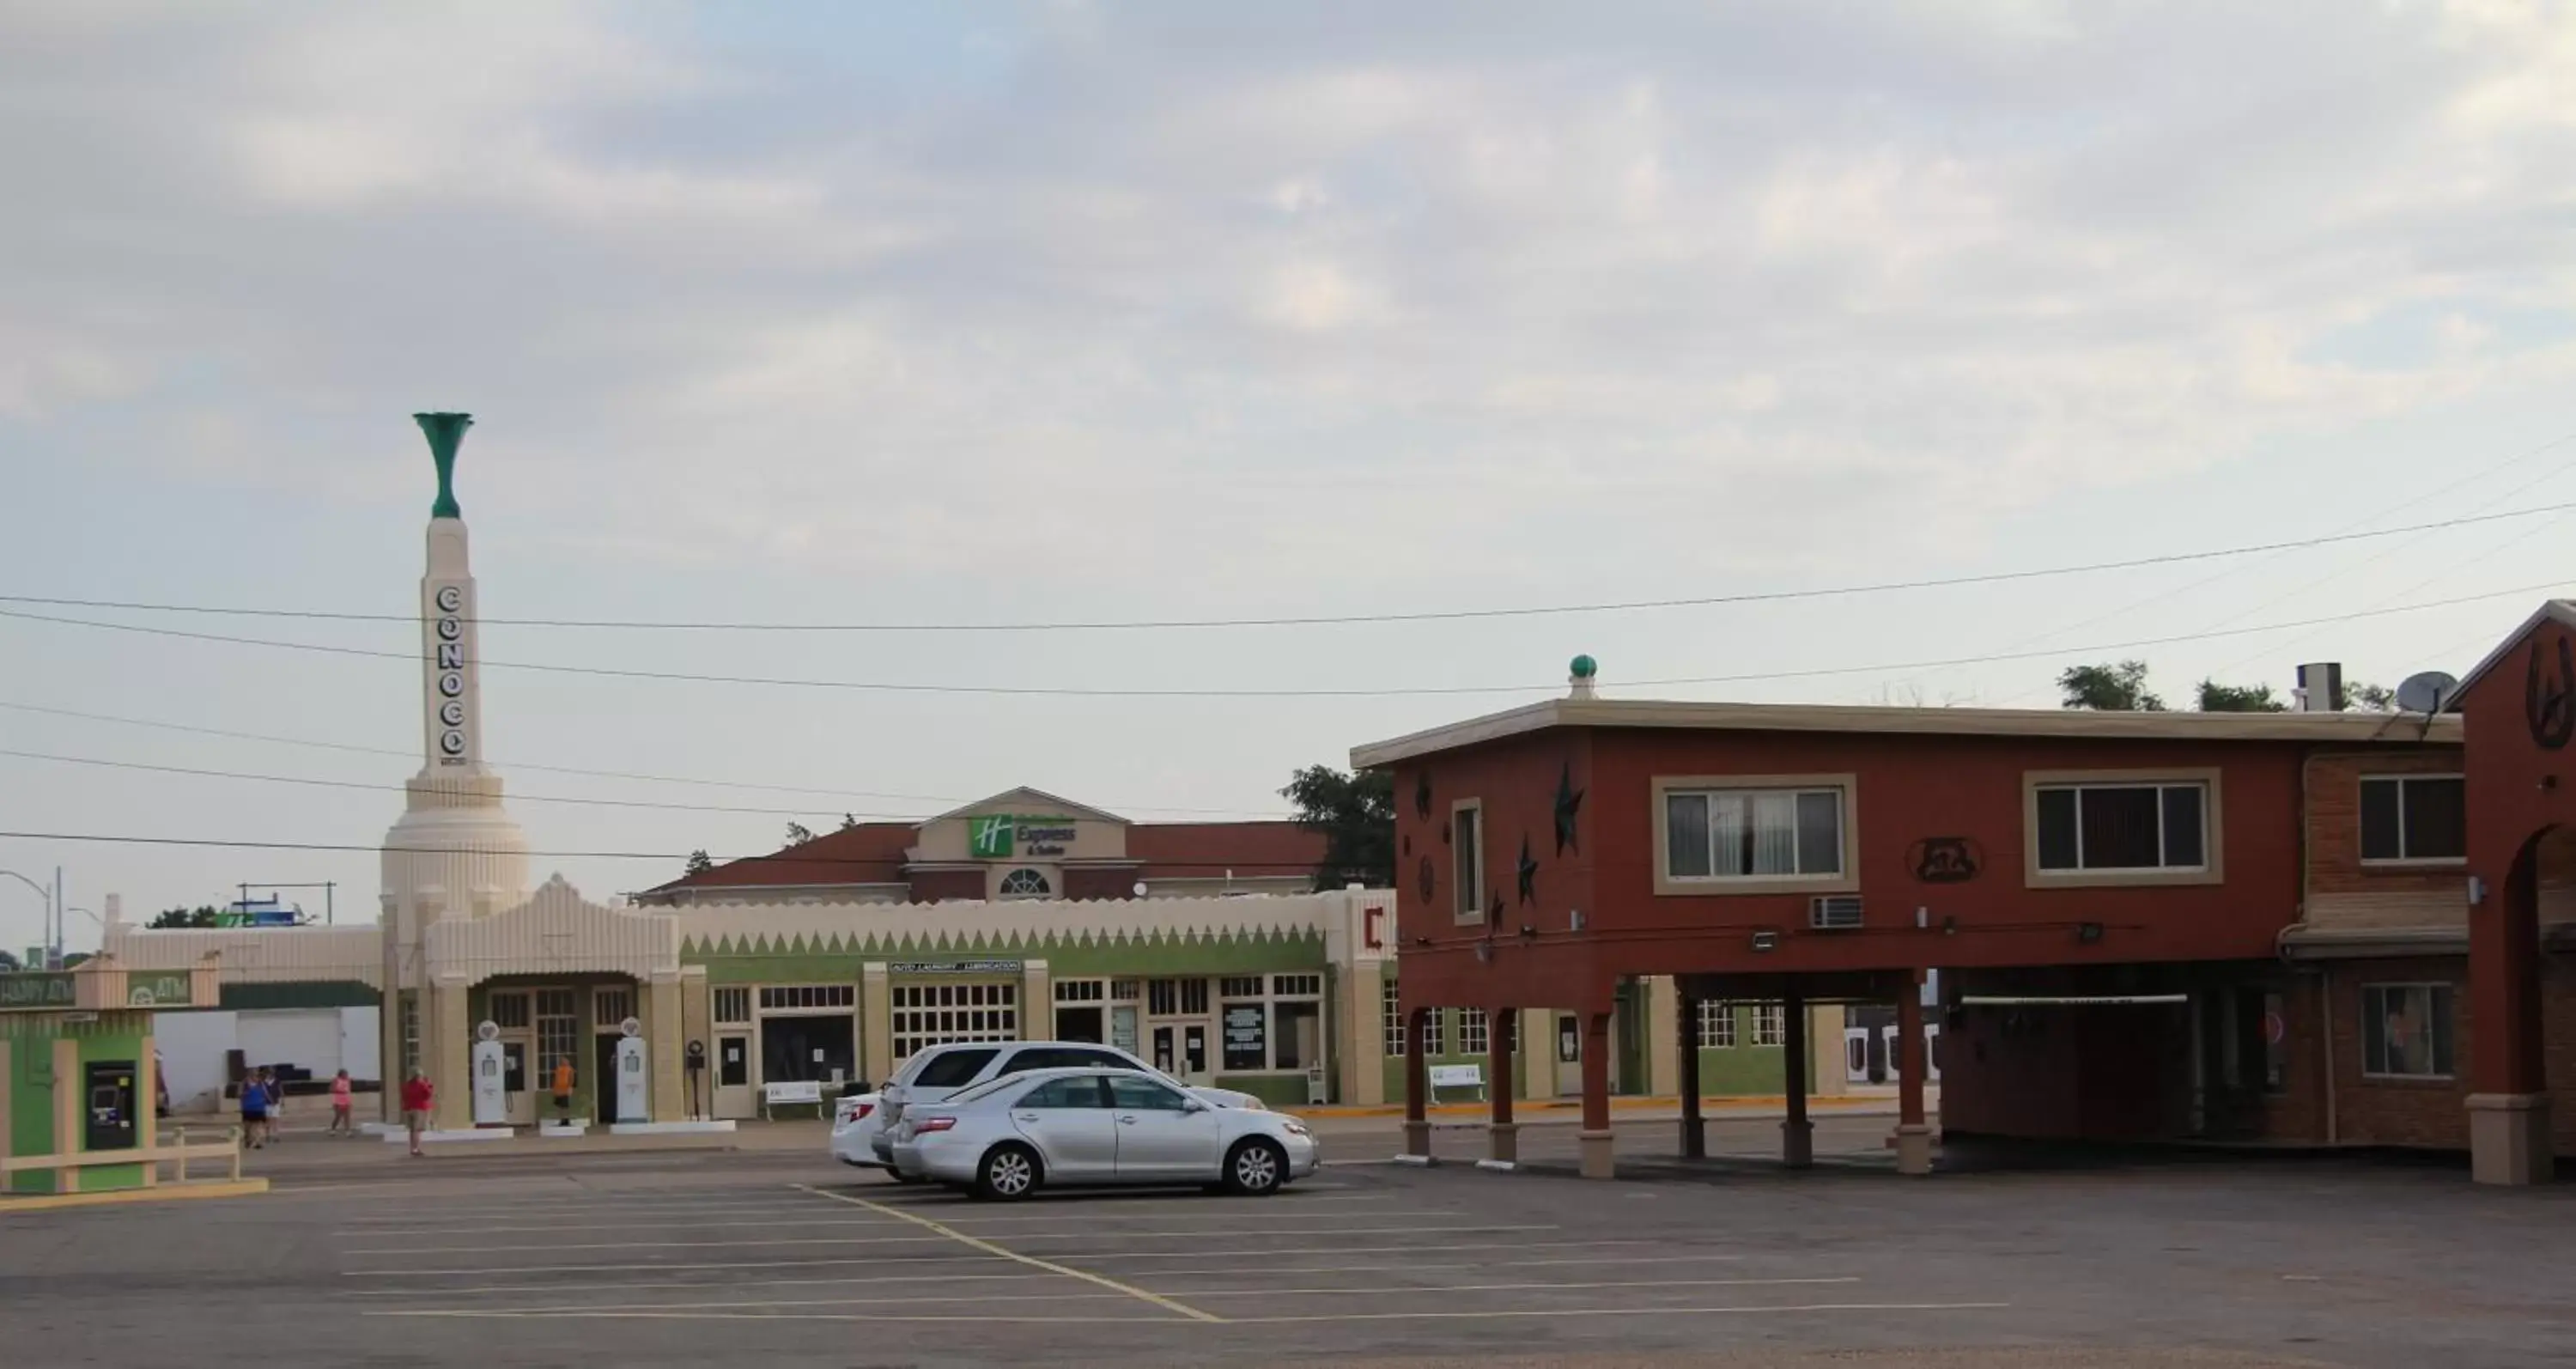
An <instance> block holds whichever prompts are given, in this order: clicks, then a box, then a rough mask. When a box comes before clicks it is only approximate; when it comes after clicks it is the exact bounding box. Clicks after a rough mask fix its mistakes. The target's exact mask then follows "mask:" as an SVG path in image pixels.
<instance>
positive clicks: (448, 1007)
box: [395, 974, 589, 1131]
mask: <svg viewBox="0 0 2576 1369" xmlns="http://www.w3.org/2000/svg"><path fill="white" fill-rule="evenodd" d="M465 989H466V983H465V976H463V975H444V974H442V975H439V976H437V978H436V985H435V987H433V988H430V989H427V990H424V991H423V992H422V995H421V996H422V998H424V999H426V1000H428V1001H427V1002H425V1003H424V1004H423V1005H422V1009H421V1022H420V1036H421V1041H420V1055H421V1068H423V1069H425V1070H428V1071H429V1084H430V1089H431V1093H430V1104H431V1107H430V1114H429V1116H430V1124H431V1125H432V1126H434V1127H436V1128H438V1129H439V1130H441V1131H463V1130H465V1129H466V1128H468V1127H471V1126H473V1125H474V1070H473V1066H472V1064H471V1063H470V1059H471V1057H472V1055H473V1046H474V1037H473V1032H474V1028H473V1025H472V1024H471V1023H469V1022H467V1021H466V1020H465V1019H466V1012H465ZM588 1020H589V1017H588V1015H587V1014H586V1013H585V1014H584V1016H583V1018H582V1021H584V1022H587V1021H588ZM577 1039H581V1040H587V1039H588V1037H587V1036H586V1035H585V1036H582V1037H580V1038H577ZM546 1068H547V1070H548V1071H549V1074H548V1076H545V1077H551V1071H552V1070H553V1068H554V1066H553V1062H552V1061H549V1062H547V1065H546ZM573 1068H574V1069H576V1070H580V1069H581V1062H580V1061H579V1060H575V1061H574V1062H573ZM583 1072H584V1073H587V1071H583ZM395 1097H396V1098H400V1097H401V1095H400V1094H399V1093H397V1094H396V1095H395Z"/></svg>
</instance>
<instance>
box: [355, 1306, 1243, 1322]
mask: <svg viewBox="0 0 2576 1369" xmlns="http://www.w3.org/2000/svg"><path fill="white" fill-rule="evenodd" d="M360 1315H362V1316H369V1317H446V1318H451V1319H457V1320H473V1319H476V1318H481V1319H485V1320H495V1321H508V1320H513V1319H515V1320H519V1321H577V1320H596V1319H603V1318H604V1319H609V1320H616V1319H620V1318H629V1319H633V1320H636V1321H713V1320H721V1321H811V1320H815V1319H816V1318H815V1317H814V1315H813V1314H811V1313H801V1312H787V1313H781V1314H777V1315H775V1316H773V1315H771V1314H767V1313H751V1312H496V1311H487V1310H484V1309H481V1308H461V1307H459V1308H444V1307H442V1308H427V1307H397V1308H391V1309H387V1310H384V1311H369V1312H364V1313H361V1314H360ZM823 1320H829V1321H866V1322H936V1323H941V1324H954V1323H957V1322H968V1323H972V1324H974V1325H977V1326H991V1325H994V1324H996V1323H1001V1322H1008V1323H1011V1324H1014V1325H1017V1324H1022V1323H1029V1322H1034V1323H1037V1324H1039V1325H1042V1326H1062V1325H1065V1324H1067V1323H1072V1322H1080V1323H1083V1324H1086V1325H1095V1324H1096V1325H1107V1326H1185V1325H1187V1324H1188V1322H1187V1321H1186V1320H1183V1319H1181V1318H1175V1317H1139V1316H1127V1317H1076V1316H1066V1315H1064V1314H1062V1313H1050V1314H1047V1315H1043V1316H1027V1317H1013V1316H995V1315H993V1314H992V1313H989V1312H986V1313H974V1314H967V1315H963V1316H953V1317H924V1316H914V1315H910V1314H906V1313H902V1312H867V1313H859V1314H853V1315H849V1316H834V1317H828V1318H823ZM1210 1320H1214V1318H1210Z"/></svg>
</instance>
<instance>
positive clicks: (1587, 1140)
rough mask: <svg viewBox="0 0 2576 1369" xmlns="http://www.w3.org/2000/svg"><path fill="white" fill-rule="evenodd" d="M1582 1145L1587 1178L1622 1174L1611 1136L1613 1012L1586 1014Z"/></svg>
mask: <svg viewBox="0 0 2576 1369" xmlns="http://www.w3.org/2000/svg"><path fill="white" fill-rule="evenodd" d="M1574 1140H1575V1144H1576V1145H1578V1146H1580V1147H1582V1156H1583V1159H1582V1165H1581V1169H1582V1174H1583V1177H1584V1178H1586V1179H1610V1178H1616V1177H1617V1175H1618V1166H1617V1161H1616V1160H1615V1159H1614V1158H1613V1155H1614V1152H1613V1149H1612V1145H1611V1136H1610V1014H1608V1013H1606V1012H1587V1013H1585V1014H1584V1015H1583V1129H1582V1130H1581V1131H1578V1132H1576V1133H1574Z"/></svg>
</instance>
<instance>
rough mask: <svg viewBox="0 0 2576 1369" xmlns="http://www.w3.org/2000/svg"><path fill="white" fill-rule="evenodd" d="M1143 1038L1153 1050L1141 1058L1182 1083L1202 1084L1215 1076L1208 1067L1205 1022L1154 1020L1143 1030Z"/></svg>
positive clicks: (1194, 1020)
mask: <svg viewBox="0 0 2576 1369" xmlns="http://www.w3.org/2000/svg"><path fill="white" fill-rule="evenodd" d="M1146 1037H1147V1039H1148V1040H1149V1041H1151V1042H1152V1043H1153V1047H1154V1050H1153V1053H1152V1054H1151V1055H1148V1056H1146V1057H1145V1058H1146V1059H1148V1060H1151V1061H1153V1062H1154V1068H1156V1069H1158V1070H1161V1071H1162V1072H1163V1073H1165V1074H1168V1075H1170V1076H1172V1077H1173V1078H1175V1079H1178V1080H1180V1081H1181V1082H1182V1083H1185V1084H1198V1085H1205V1084H1206V1083H1207V1082H1208V1081H1209V1080H1210V1079H1212V1078H1214V1077H1215V1076H1214V1074H1213V1072H1212V1071H1211V1070H1210V1069H1209V1064H1210V1061H1209V1059H1208V1024H1207V1023H1206V1022H1205V1021H1202V1020H1196V1019H1193V1020H1190V1021H1183V1022H1156V1023H1154V1024H1153V1025H1152V1026H1151V1027H1149V1028H1148V1029H1147V1030H1146Z"/></svg>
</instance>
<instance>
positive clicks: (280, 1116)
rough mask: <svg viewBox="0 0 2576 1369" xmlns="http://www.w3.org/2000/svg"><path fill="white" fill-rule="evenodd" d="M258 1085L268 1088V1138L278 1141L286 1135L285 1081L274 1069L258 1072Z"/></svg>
mask: <svg viewBox="0 0 2576 1369" xmlns="http://www.w3.org/2000/svg"><path fill="white" fill-rule="evenodd" d="M259 1083H260V1087H261V1088H264V1089H266V1090H268V1139H269V1140H271V1141H278V1140H283V1139H285V1135H286V1081H285V1080H283V1079H280V1078H278V1077H277V1071H275V1070H261V1071H260V1072H259Z"/></svg>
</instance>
